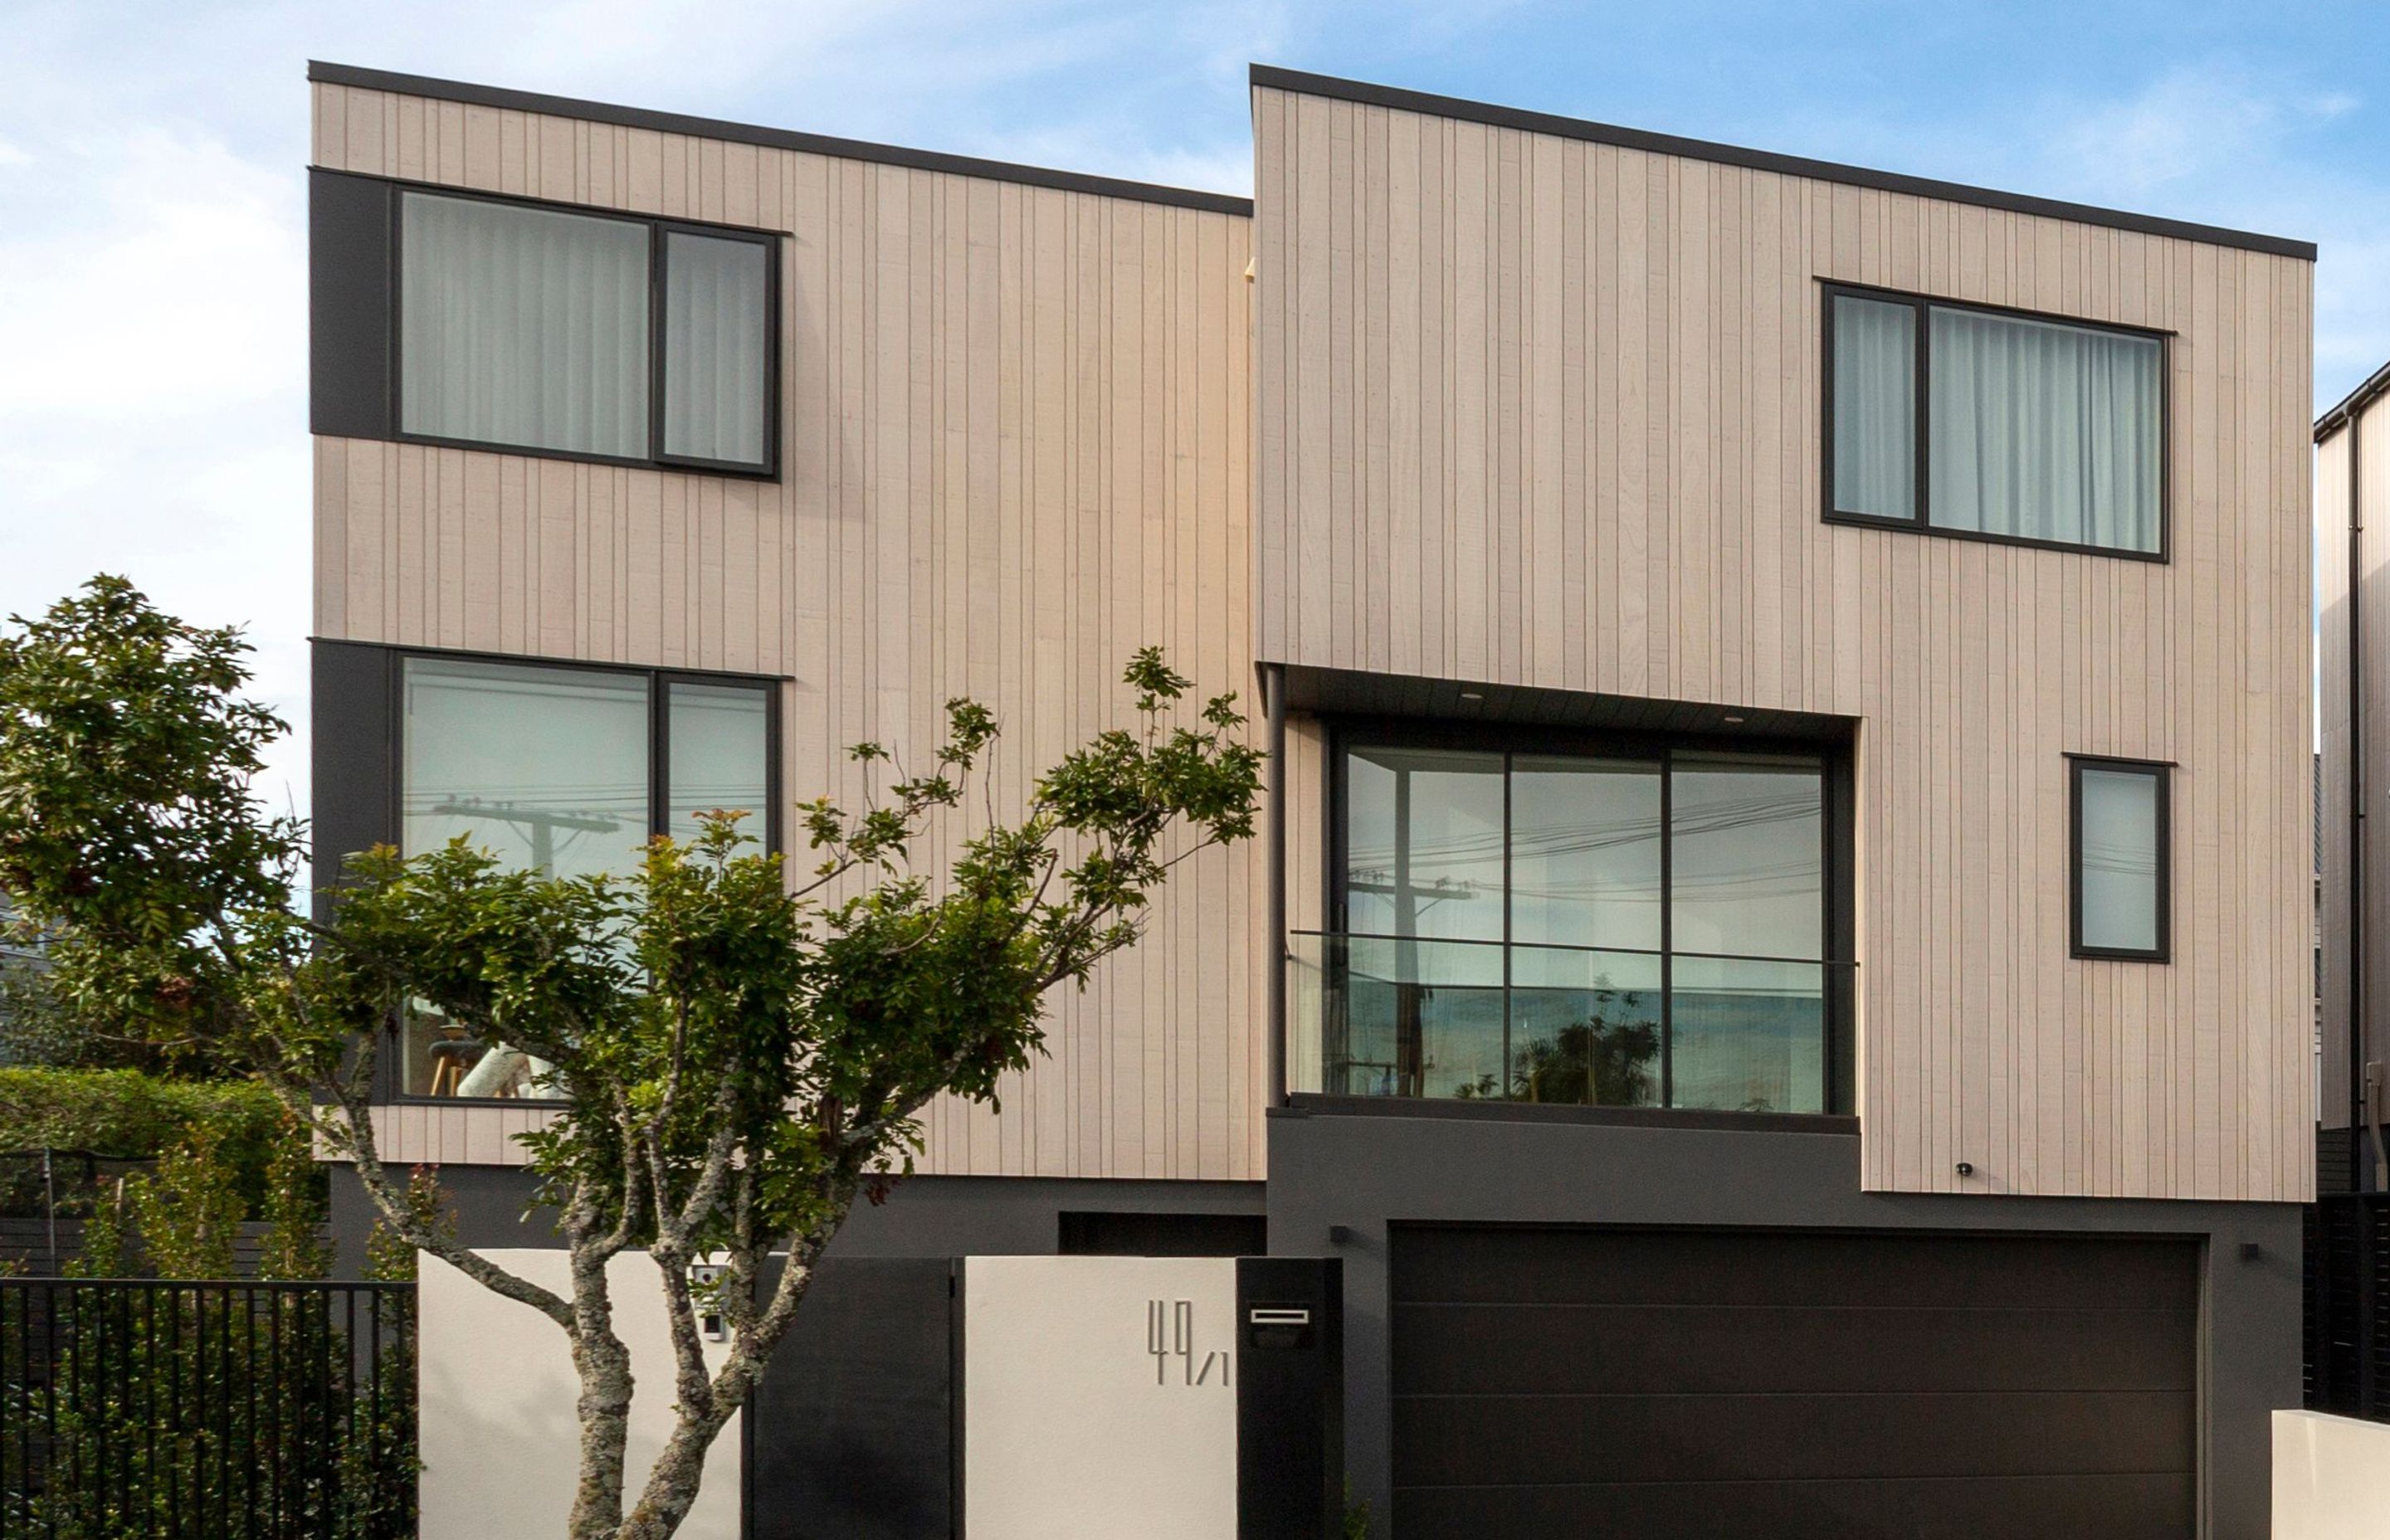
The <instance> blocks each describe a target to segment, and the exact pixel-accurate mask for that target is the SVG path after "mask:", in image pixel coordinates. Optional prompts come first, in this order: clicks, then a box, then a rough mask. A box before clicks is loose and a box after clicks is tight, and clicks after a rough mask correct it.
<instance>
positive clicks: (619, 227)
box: [397, 190, 772, 470]
mask: <svg viewBox="0 0 2390 1540" xmlns="http://www.w3.org/2000/svg"><path fill="white" fill-rule="evenodd" d="M771 267H772V250H771V247H770V245H769V244H768V242H767V239H766V237H760V236H747V235H742V234H727V233H724V232H720V231H712V230H697V229H689V228H684V227H682V226H678V225H665V224H662V223H660V222H656V221H650V220H633V219H619V218H613V217H610V216H603V215H597V214H590V213H582V212H570V211H566V210H562V209H558V208H554V207H550V206H546V205H539V204H524V203H509V202H501V201H498V200H496V199H485V198H458V197H452V196H449V195H446V194H441V193H427V192H416V191H411V190H410V191H406V192H403V193H402V194H401V195H400V198H399V221H398V305H397V310H398V370H399V391H398V397H399V428H400V430H401V431H402V432H404V433H405V434H406V435H407V436H409V437H413V438H425V439H435V440H439V441H441V442H443V443H477V444H493V445H501V446H506V447H512V448H523V449H536V450H544V451H547V452H550V453H555V454H564V455H584V456H591V457H594V458H604V459H620V460H638V461H649V460H652V461H660V462H666V463H673V464H689V465H698V466H708V467H715V468H723V469H735V470H768V469H770V468H771V455H770V448H771V445H770V438H771V434H770V426H771V424H770V414H769V402H770V398H771V393H772V392H771V384H772V380H771V356H772V353H771V339H772V314H771V309H772V305H771V295H772V274H771Z"/></svg>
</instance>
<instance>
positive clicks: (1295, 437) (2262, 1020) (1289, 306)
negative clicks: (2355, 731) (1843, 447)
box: [1253, 77, 2314, 1200]
mask: <svg viewBox="0 0 2390 1540" xmlns="http://www.w3.org/2000/svg"><path fill="white" fill-rule="evenodd" d="M1360 89H1362V90H1365V91H1367V92H1368V94H1369V95H1370V96H1371V98H1372V99H1370V100H1366V101H1365V100H1356V99H1350V97H1348V96H1338V95H1337V94H1335V88H1334V86H1333V84H1332V83H1331V84H1330V85H1327V86H1304V87H1302V88H1295V87H1292V86H1290V85H1288V84H1286V83H1283V82H1281V83H1272V82H1271V80H1270V79H1269V78H1267V77H1266V78H1264V79H1263V80H1262V81H1261V82H1260V83H1257V84H1256V86H1255V88H1254V90H1253V126H1254V136H1255V188H1254V192H1255V208H1256V210H1257V211H1258V212H1257V215H1256V221H1255V226H1254V250H1255V257H1254V269H1255V283H1254V306H1255V313H1254V314H1255V326H1254V338H1255V346H1254V391H1255V423H1256V429H1255V432H1256V438H1255V443H1256V445H1257V447H1258V452H1259V453H1258V460H1257V464H1256V467H1255V498H1256V502H1255V520H1256V523H1255V531H1256V538H1255V548H1256V555H1257V563H1256V570H1255V581H1254V616H1255V626H1256V636H1257V638H1258V640H1257V644H1256V646H1257V651H1258V654H1259V656H1260V657H1261V658H1262V659H1263V660H1264V661H1270V662H1284V663H1287V664H1290V665H1302V666H1312V667H1319V668H1338V669H1363V670H1376V671H1386V672H1392V673H1396V674H1412V675H1424V676H1430V677H1435V678H1446V679H1459V680H1467V681H1484V682H1491V683H1494V684H1497V685H1505V684H1515V685H1522V686H1532V687H1548V688H1554V689H1567V690H1585V691H1598V692H1602V693H1606V694H1614V695H1622V696H1630V697H1638V698H1647V699H1666V700H1684V701H1696V702H1720V703H1733V704H1739V705H1747V706H1752V707H1755V708H1760V709H1772V710H1785V711H1805V712H1827V713H1831V714H1835V715H1843V716H1851V717H1857V718H1858V719H1860V721H1861V724H1862V725H1861V729H1860V735H1859V743H1858V750H1857V755H1858V763H1857V783H1858V809H1857V811H1858V823H1859V833H1858V851H1857V854H1858V868H1859V870H1858V885H1859V895H1858V896H1859V914H1858V932H1859V933H1858V945H1859V956H1860V962H1861V967H1860V969H1859V979H1860V999H1859V1037H1860V1059H1859V1063H1858V1073H1859V1085H1858V1090H1859V1108H1858V1110H1859V1112H1860V1115H1861V1119H1862V1123H1863V1128H1864V1140H1865V1146H1864V1153H1863V1158H1862V1167H1861V1174H1862V1180H1863V1182H1864V1183H1865V1184H1866V1186H1868V1187H1870V1188H1874V1189H1891V1190H1903V1191H1921V1190H1922V1191H1943V1190H1947V1191H1968V1192H1993V1193H2017V1194H2036V1195H2049V1194H2069V1195H2082V1196H2118V1197H2164V1198H2194V1197H2195V1198H2209V1199H2225V1200H2232V1199H2244V1200H2306V1198H2307V1197H2308V1196H2309V1193H2310V1191H2311V1188H2312V1159H2311V1151H2310V1149H2309V1146H2310V1143H2311V1130H2312V1127H2313V1122H2314V1116H2313V1109H2312V1108H2311V1106H2310V1100H2311V1069H2310V1065H2309V1060H2308V1053H2307V1021H2308V1019H2309V1011H2310V1001H2309V985H2308V975H2309V971H2310V969H2311V966H2312V965H2311V962H2310V958H2309V954H2308V933H2309V924H2310V921H2309V918H2308V914H2309V907H2310V905H2309V899H2308V883H2309V880H2310V878H2309V873H2308V851H2309V848H2310V846H2309V828H2308V824H2307V818H2308V803H2309V793H2308V780H2309V772H2308V766H2307V763H2306V753H2307V747H2308V743H2309V727H2308V715H2309V712H2310V709H2311V707H2310V699H2309V687H2308V671H2309V667H2310V640H2309V635H2308V613H2309V610H2308V584H2309V560H2308V541H2307V510H2308V497H2307V483H2308V476H2309V460H2310V451H2309V447H2308V417H2309V410H2308V401H2309V390H2310V387H2309V372H2310V337H2309V317H2310V300H2311V291H2312V276H2313V274H2312V264H2311V263H2309V262H2307V261H2305V260H2302V259H2300V258H2299V257H2296V256H2294V255H2288V254H2277V253H2276V252H2274V251H2272V250H2251V249H2245V248H2243V247H2238V246H2233V245H2229V244H2225V243H2223V242H2221V241H2210V240H2204V239H2196V238H2191V237H2189V236H2187V235H2184V234H2181V233H2160V232H2153V231H2150V230H2144V229H2126V228H2117V227H2114V226H2111V225H2102V224H2099V223H2095V222H2092V221H2089V220H2084V221H2077V220H2073V219H2065V218H2059V217H2054V216H2053V215H2051V214H2049V213H2046V212H2018V211H2015V210H2011V209H2005V208H1995V207H1987V206H1984V205H1982V204H1979V203H1971V202H1966V201H1962V200H1957V199H1941V198H1935V197H1928V196H1924V195H1923V194H1921V193H1917V192H1902V191H1892V190H1886V189H1884V188H1882V187H1875V186H1856V185H1852V184H1850V183H1847V182H1839V181H1834V180H1831V179H1829V176H1830V174H1831V173H1821V174H1819V175H1816V176H1812V175H1807V174H1797V173H1794V172H1792V171H1790V170H1786V169H1760V168H1756V167H1754V166H1751V165H1743V164H1728V163H1726V162H1725V161H1722V160H1711V159H1703V158H1699V157H1698V156H1694V155H1689V154H1676V153H1663V152H1662V151H1660V150H1659V149H1655V148H1636V147H1633V146H1627V145H1623V144H1619V143H1611V142H1595V141H1594V140H1592V139H1589V138H1587V137H1579V136H1571V135H1565V134H1561V133H1558V132H1543V131H1537V130H1532V129H1530V128H1528V127H1524V126H1520V125H1518V124H1516V123H1497V122H1486V121H1482V120H1481V119H1478V118H1472V117H1470V116H1467V115H1465V108H1464V105H1463V104H1452V103H1444V104H1442V105H1441V108H1440V109H1433V104H1422V103H1420V101H1419V100H1418V99H1412V105H1408V106H1405V105H1402V104H1401V103H1402V98H1401V94H1399V93H1386V92H1379V91H1377V90H1376V89H1375V88H1360ZM1821 280H1833V281H1841V282H1849V283H1857V284H1863V285H1873V286H1878V287H1882V288H1887V289H1899V290H1902V291H1904V292H1910V293H1923V294H1929V295H1936V296H1943V297H1947V298H1952V299H1957V300H1962V301H1969V302H1979V303H1985V304H1994V305H2010V306H2015V307H2019V308H2024V309H2030V310H2037V311H2041V312H2047V313H2050V314H2060V315H2066V316H2073V317H2078V318H2082V319H2085V320H2090V321H2106V322H2114V323H2117V324H2123V325H2132V326H2139V327H2152V328H2158V329H2163V330H2166V331H2169V332H2171V333H2172V334H2173V336H2172V339H2171V340H2170V342H2169V345H2168V350H2167V357H2168V360H2169V367H2170V369H2171V375H2170V378H2169V380H2168V391H2169V395H2170V403H2171V404H2170V421H2169V434H2168V443H2169V447H2170V460H2169V464H2168V468H2167V469H2168V478H2169V482H2170V493H2169V499H2168V502H2169V507H2168V515H2167V517H2168V541H2169V549H2170V552H2171V559H2170V560H2169V561H2166V562H2150V561H2128V560H2121V559H2116V558H2106V557H2101V556H2087V555H2080V554H2071V553H2063V552H2057V551H2049V550H2037V549H2030V548H2026V547H2022V546H2016V545H1997V544H1989V543H1985V542H1980V541H1969V540H1958V539H1947V538H1938V537H1934V536H1930V535H1921V534H1917V533H1908V532H1905V531H1889V530H1871V529H1854V528H1847V527H1841V526H1835V525H1829V524H1827V523H1825V522H1824V521H1823V520H1821V518H1820V516H1819V509H1820V499H1821V491H1820V486H1819V473H1820V472H1819V460H1820V457H1821V456H1820V435H1821V433H1822V423H1821V420H1820V402H1819V399H1818V397H1819V388H1820V381H1819V371H1820V354H1819V348H1820V340H1821V333H1822V326H1823V318H1822V313H1821V311H1820V308H1819V306H1820V300H1819V285H1820V282H1821ZM2070 751H2071V752H2079V753H2102V754H2113V755H2117V756H2121V757H2131V758H2145V759H2157V760H2172V761H2176V762H2178V764H2179V766H2180V769H2179V770H2178V775H2177V780H2176V797H2177V802H2176V808H2175V812H2176V839H2175V848H2174V874H2175V875H2174V903H2175V910H2174V914H2175V922H2176V933H2177V938H2178V943H2179V944H2178V953H2177V957H2176V961H2175V962H2174V963H2172V964H2171V965H2167V966H2153V965H2151V964H2146V963H2123V962H2115V961H2090V960H2075V959H2070V958H2069V956H2068V955H2067V913H2066V906H2065V893H2066V891H2067V883H2066V872H2067V866H2066V860H2067V854H2066V853H2067V843H2068V839H2067V837H2068V822H2067V797H2066V787H2067V781H2066V770H2065V762H2064V760H2063V758H2062V755H2063V754H2065V753H2067V752H2070ZM1962 1161H1963V1162H1966V1163H1967V1164H1968V1165H1970V1166H1971V1167H1972V1174H1960V1171H1959V1169H1958V1168H1959V1165H1960V1162H1962Z"/></svg>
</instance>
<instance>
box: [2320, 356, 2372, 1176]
mask: <svg viewBox="0 0 2390 1540" xmlns="http://www.w3.org/2000/svg"><path fill="white" fill-rule="evenodd" d="M2352 428H2353V431H2352ZM2352 447H2353V448H2354V449H2355V450H2356V453H2357V456H2358V458H2359V459H2360V460H2361V461H2362V464H2361V466H2360V467H2359V468H2358V487H2357V494H2358V502H2357V510H2358V514H2359V522H2360V525H2361V528H2360V529H2359V531H2358V539H2359V542H2360V546H2359V549H2358V553H2357V554H2358V573H2359V577H2358V601H2359V602H2358V611H2357V622H2358V635H2359V636H2360V638H2361V640H2362V642H2363V647H2364V659H2363V662H2362V665H2361V666H2360V668H2359V669H2358V688H2359V690H2360V691H2361V692H2362V696H2363V699H2361V700H2360V701H2359V702H2358V725H2360V726H2361V727H2362V729H2363V736H2362V739H2361V741H2360V740H2359V739H2358V738H2357V736H2356V735H2355V734H2354V733H2353V732H2352V730H2351V724H2350V721H2349V697H2348V684H2349V680H2348V655H2349V648H2348V622H2349V540H2348V537H2349V519H2350V513H2351V507H2350V503H2349V484H2348V483H2349V458H2350V451H2351V449H2352ZM2384 510H2390V398H2384V397H2382V396H2378V395H2377V396H2374V397H2373V398H2372V399H2371V400H2370V401H2367V402H2365V403H2364V404H2361V405H2358V406H2357V407H2356V408H2355V409H2354V410H2353V411H2352V412H2351V413H2350V418H2349V420H2345V421H2342V422H2340V423H2339V424H2338V425H2337V426H2335V427H2334V428H2333V429H2332V430H2330V431H2328V432H2327V433H2325V434H2324V436H2323V437H2322V438H2321V439H2319V441H2318V442H2317V444H2316V498H2315V544H2316V584H2317V596H2316V597H2317V605H2316V609H2317V611H2318V614H2317V630H2316V659H2317V664H2318V668H2317V674H2318V679H2317V692H2316V696H2317V703H2318V705H2319V707H2320V708H2321V710H2320V724H2319V725H2320V728H2321V733H2322V743H2321V745H2320V748H2321V751H2322V753H2323V786H2322V788H2321V797H2322V802H2321V819H2320V823H2321V830H2320V835H2319V838H2320V842H2321V844H2322V847H2323V905H2322V914H2321V915H2320V916H2319V923H2320V925H2321V927H2322V933H2323V1020H2324V1023H2325V1030H2324V1033H2323V1064H2322V1080H2323V1100H2322V1104H2321V1106H2320V1107H2319V1112H2320V1113H2321V1121H2322V1123H2324V1125H2325V1126H2326V1127H2330V1128H2345V1127H2347V1126H2348V1123H2349V1119H2350V1115H2351V1113H2352V1111H2353V1110H2354V1109H2353V1108H2352V1107H2351V1106H2350V1097H2349V1084H2350V1082H2349V1052H2350V1038H2351V1036H2352V1033H2351V1032H2344V1031H2341V1030H2339V1028H2338V1024H2339V1023H2344V1022H2347V1021H2349V1020H2350V1013H2349V997H2348V996H2349V989H2348V984H2349V978H2348V964H2349V951H2348V949H2349V881H2348V875H2349V862H2350V859H2351V856H2352V852H2351V850H2350V843H2349V814H2350V809H2349V797H2350V789H2349V770H2350V754H2351V750H2352V748H2354V749H2356V750H2357V751H2358V754H2359V757H2361V759H2362V761H2363V769H2364V776H2365V784H2366V785H2367V786H2368V787H2369V788H2373V789H2375V790H2374V791H2372V792H2371V793H2369V795H2368V798H2367V801H2368V802H2370V803H2371V806H2372V807H2373V809H2374V810H2375V815H2373V816H2371V817H2368V818H2366V819H2365V820H2364V821H2363V824H2362V826H2361V827H2362V828H2363V831H2364V832H2363V843H2362V848H2361V859H2362V860H2363V861H2364V864H2365V872H2364V877H2365V881H2364V889H2365V918H2366V923H2365V928H2364V938H2363V939H2364V945H2365V1002H2364V1005H2365V1012H2364V1014H2365V1018H2366V1020H2364V1021H2360V1022H2357V1023H2355V1024H2354V1028H2353V1035H2354V1036H2355V1037H2356V1039H2357V1040H2358V1042H2359V1043H2360V1044H2362V1045H2364V1046H2363V1047H2362V1048H2360V1049H2359V1055H2360V1057H2359V1060H2358V1061H2359V1063H2362V1062H2364V1061H2366V1060H2369V1059H2380V1058H2382V1057H2383V1056H2384V1039H2383V1034H2382V1031H2381V1029H2380V1027H2378V1026H2376V1025H2374V1024H2373V1023H2378V1022H2379V1021H2380V1020H2382V998H2383V997H2382V991H2383V989H2384V981H2385V980H2390V925H2384V923H2383V916H2384V913H2385V909H2384V905H2385V904H2390V818H2384V817H2383V816H2381V815H2380V809H2381V808H2382V805H2383V804H2382V802H2381V801H2380V797H2379V790H2378V789H2379V788H2380V787H2381V786H2382V785H2383V784H2384V774H2383V773H2384V769H2385V768H2390V651H2385V649H2384V647H2383V645H2382V644H2383V640H2384V638H2385V637H2390V580H2385V578H2384V568H2385V567H2390V518H2385V514H2384Z"/></svg>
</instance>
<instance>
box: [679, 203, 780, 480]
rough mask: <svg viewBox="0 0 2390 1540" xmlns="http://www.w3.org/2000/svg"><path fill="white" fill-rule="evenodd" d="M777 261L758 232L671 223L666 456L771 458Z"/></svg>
mask: <svg viewBox="0 0 2390 1540" xmlns="http://www.w3.org/2000/svg"><path fill="white" fill-rule="evenodd" d="M770 269H771V254H770V252H769V251H767V250H765V247H764V245H763V243H762V242H760V241H752V240H731V239H725V238H722V237H714V236H700V235H691V234H690V233H689V232H687V231H686V230H672V231H667V232H666V233H665V236H664V388H663V397H664V421H663V454H664V456H665V457H667V458H669V459H675V460H698V461H702V462H704V463H706V464H709V465H729V466H756V465H762V464H763V463H764V462H765V457H766V456H765V449H766V447H767V445H766V443H765V434H766V432H767V430H768V425H767V424H766V423H765V415H764V403H765V399H766V398H767V396H768V395H769V393H770V383H769V380H768V379H766V377H765V369H766V367H767V360H766V358H765V346H764V345H765V340H767V339H769V338H770V336H771V334H772V323H771V273H770Z"/></svg>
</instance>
